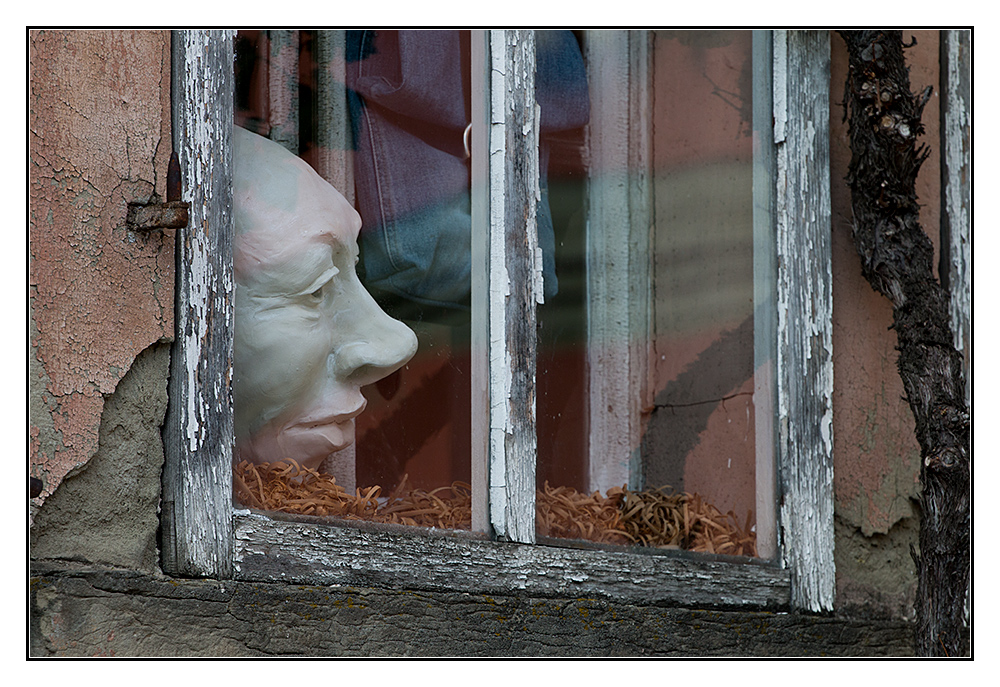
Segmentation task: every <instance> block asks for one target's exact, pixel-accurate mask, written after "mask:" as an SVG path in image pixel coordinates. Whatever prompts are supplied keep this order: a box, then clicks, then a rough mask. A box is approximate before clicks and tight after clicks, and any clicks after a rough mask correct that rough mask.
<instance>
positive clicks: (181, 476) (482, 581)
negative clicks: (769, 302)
mask: <svg viewBox="0 0 1000 687" xmlns="http://www.w3.org/2000/svg"><path fill="white" fill-rule="evenodd" d="M473 33H474V40H473V64H474V68H473V76H474V80H475V81H474V83H475V85H476V86H477V88H478V90H477V88H474V89H473V90H474V92H476V93H481V94H482V95H483V96H484V97H483V98H482V99H479V100H477V101H475V102H474V104H473V105H474V111H476V112H478V115H474V116H475V117H478V119H474V127H473V148H474V151H488V154H487V155H483V154H478V155H475V154H474V169H473V177H474V178H476V179H478V180H479V182H480V183H478V184H474V185H473V187H474V191H473V198H472V202H473V226H474V232H473V234H474V241H473V255H472V259H473V261H474V264H475V265H476V266H477V267H476V268H474V269H479V270H480V272H481V274H482V275H483V277H482V278H480V279H479V280H474V283H473V295H472V298H473V303H474V304H475V305H476V307H474V308H473V323H472V326H473V344H474V345H476V344H477V342H478V343H479V344H482V345H483V348H482V350H489V355H488V356H484V359H483V360H481V361H478V362H476V363H474V368H473V399H472V403H473V417H474V418H475V417H477V413H478V414H479V415H478V416H479V417H488V418H489V420H488V422H487V423H482V422H480V423H474V426H473V481H474V486H475V489H474V494H476V496H475V497H474V498H476V499H477V501H474V513H477V512H478V513H480V515H478V516H474V517H477V518H478V521H474V523H473V525H474V527H475V528H477V529H479V530H481V532H482V533H470V532H452V531H440V530H423V529H416V528H407V527H401V526H392V525H381V524H375V523H358V522H343V523H339V524H338V525H337V526H331V524H330V522H329V520H322V519H319V518H308V517H295V518H292V517H285V516H282V515H280V514H269V515H267V516H265V515H263V514H260V513H256V512H251V511H249V510H241V509H238V508H234V506H233V503H232V468H231V465H232V456H233V443H234V442H233V431H232V427H233V424H232V384H231V382H232V364H231V360H232V317H233V315H232V294H233V274H232V245H231V239H232V235H233V215H232V175H231V167H232V150H231V126H232V112H233V103H232V96H231V94H232V93H233V74H232V64H233V38H234V35H235V32H232V31H193V30H192V31H175V32H174V36H173V40H172V53H173V55H172V60H173V96H172V98H173V131H174V148H175V150H177V152H178V155H179V157H180V161H181V166H182V169H183V170H184V173H185V177H184V190H183V198H184V200H187V201H189V202H190V203H191V214H190V218H191V219H190V223H189V225H188V228H187V229H186V230H184V231H183V235H182V236H181V237H180V238H181V240H179V241H178V254H177V286H176V290H177V296H176V302H177V310H176V318H177V336H176V339H175V343H174V348H173V351H172V359H171V360H172V361H171V382H170V406H169V410H168V416H167V421H166V425H165V428H164V444H165V450H166V467H165V469H164V477H163V496H162V503H163V509H162V530H163V567H164V570H165V571H166V572H168V573H170V574H175V575H183V576H194V577H208V578H216V579H232V578H235V579H240V580H247V581H278V580H280V581H286V582H295V583H299V584H341V585H366V586H388V587H406V588H419V589H428V590H438V591H458V592H468V593H483V594H497V593H510V592H511V591H514V590H518V591H520V592H522V593H525V594H529V595H537V596H566V595H574V596H579V595H587V596H604V597H610V598H614V599H619V600H622V601H626V602H629V603H642V604H674V605H686V606H697V607H728V608H765V609H773V610H787V609H790V608H794V609H803V610H809V611H827V610H831V609H832V606H833V593H834V566H833V487H832V476H833V447H832V434H831V433H832V391H833V380H832V321H831V316H832V300H831V282H832V271H831V266H830V183H829V83H830V82H829V78H830V68H829V67H830V56H829V46H830V41H829V35H828V33H827V32H825V31H775V32H772V33H773V40H769V41H763V42H761V45H762V46H764V48H763V49H765V50H766V51H767V53H766V54H767V59H768V60H771V61H772V64H773V83H774V89H773V108H772V112H773V117H774V123H775V126H774V141H773V145H771V144H770V142H769V141H761V142H760V149H761V150H762V151H764V154H766V155H773V168H774V169H775V170H776V175H775V176H774V178H773V182H774V187H773V188H774V190H775V192H774V193H773V194H770V193H769V194H766V196H770V197H773V198H774V202H773V203H772V204H771V205H769V206H768V208H767V211H768V213H773V226H774V229H775V240H774V243H773V246H770V247H766V248H769V250H768V251H765V253H766V254H767V255H768V256H770V257H769V258H768V259H773V260H774V264H775V266H776V273H777V288H776V292H775V293H774V294H772V295H773V298H774V302H775V303H776V304H777V312H778V317H777V323H776V327H777V331H776V333H775V336H774V346H775V350H774V360H775V370H774V375H775V380H776V384H775V388H776V400H775V407H776V408H777V409H778V413H777V415H776V417H775V418H774V419H775V428H774V429H775V434H774V436H775V441H776V444H777V453H776V463H777V465H776V470H775V472H776V479H777V484H778V488H777V493H778V495H779V498H778V501H779V504H780V507H779V508H778V509H777V513H776V518H777V521H778V522H777V525H776V526H777V539H778V552H777V555H776V556H775V557H774V559H773V560H769V561H768V560H756V559H755V560H745V559H734V558H732V557H725V556H713V555H707V554H693V553H690V552H683V551H659V550H651V551H648V552H647V551H636V550H632V551H625V552H623V551H619V550H608V549H603V548H601V547H587V548H575V547H574V546H573V543H572V542H566V546H561V547H554V546H544V545H538V544H534V543H533V542H534V540H535V533H534V488H535V483H534V451H535V436H534V424H533V423H534V419H533V418H534V409H533V407H531V400H530V399H533V397H534V396H533V394H534V389H533V385H534V336H535V331H534V326H532V323H533V322H534V320H533V318H534V310H535V305H536V300H537V298H538V293H539V288H538V286H539V281H538V279H537V278H538V276H539V271H540V268H539V267H538V265H537V263H536V261H535V260H534V257H535V253H534V250H535V246H536V245H537V238H536V239H535V242H534V243H533V242H532V240H531V235H532V234H533V233H534V198H535V194H536V193H537V183H538V181H537V178H538V177H537V132H538V112H537V109H536V107H535V105H534V101H533V64H534V40H533V35H532V33H531V32H523V31H476V32H473ZM630 55H632V58H631V59H632V62H631V63H632V64H635V60H636V59H644V58H643V54H642V51H641V50H638V51H636V50H632V52H630ZM512 104H513V107H512ZM502 113H506V114H502ZM487 114H489V115H490V116H489V117H487ZM765 114H766V113H765ZM477 121H478V122H480V125H479V126H475V122H477ZM524 132H528V134H527V135H524ZM768 151H770V152H768ZM476 161H478V165H477V164H476ZM484 182H485V183H484ZM638 192H639V193H641V189H640V190H639V191H638ZM525 236H527V237H528V240H527V241H525V240H524V237H525ZM516 237H520V238H521V240H515V239H516ZM484 306H485V307H484ZM476 337H479V338H478V339H477V338H476ZM490 346H492V348H490ZM628 431H631V430H628ZM487 501H488V502H487Z"/></svg>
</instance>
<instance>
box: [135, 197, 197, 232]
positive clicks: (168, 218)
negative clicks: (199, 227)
mask: <svg viewBox="0 0 1000 687" xmlns="http://www.w3.org/2000/svg"><path fill="white" fill-rule="evenodd" d="M190 207H191V204H190V203H187V202H184V201H180V200H178V201H173V202H169V201H168V202H166V203H161V202H159V198H158V197H157V196H155V195H154V196H153V197H152V198H150V199H149V202H148V203H129V204H128V213H127V214H126V216H125V222H126V224H127V225H128V228H129V229H132V230H134V231H153V230H155V229H183V228H184V227H186V226H187V223H188V210H189V209H190Z"/></svg>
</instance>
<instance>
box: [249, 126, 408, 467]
mask: <svg viewBox="0 0 1000 687" xmlns="http://www.w3.org/2000/svg"><path fill="white" fill-rule="evenodd" d="M234 169H235V175H234V176H235V179H234V215H235V220H236V237H235V241H234V246H233V262H234V272H235V278H236V307H235V323H234V324H235V342H234V348H235V350H234V356H233V362H234V371H233V396H234V403H235V432H236V441H237V453H238V456H239V459H241V460H250V461H252V462H258V463H260V462H271V461H277V460H281V459H284V458H292V459H294V460H295V461H297V462H298V463H299V464H300V465H303V466H305V467H310V468H317V467H319V465H320V464H321V463H322V462H323V461H324V460H325V459H326V457H327V456H329V455H330V454H331V453H333V452H335V451H338V450H340V449H342V448H345V447H346V446H348V445H350V444H351V443H352V442H353V441H354V418H355V417H357V416H358V414H360V413H361V412H362V411H363V410H364V408H365V404H366V401H365V398H364V396H362V394H361V391H360V388H361V387H362V386H364V385H366V384H371V383H373V382H375V381H377V380H379V379H381V378H382V377H385V376H386V375H388V374H391V373H392V372H394V371H395V370H396V369H398V368H399V367H400V366H402V365H403V364H404V363H406V361H407V360H409V359H410V357H411V356H412V355H413V354H414V352H415V351H416V348H417V340H416V336H415V335H414V334H413V332H412V331H410V329H409V328H408V327H406V326H405V325H404V324H403V323H401V322H399V321H397V320H394V319H392V318H390V317H389V316H388V315H386V314H385V313H384V312H383V311H382V310H381V309H380V308H379V306H378V305H377V304H376V303H375V301H374V300H373V299H372V297H371V296H370V295H369V294H368V292H367V291H366V290H365V288H364V286H362V285H361V282H360V281H359V280H358V277H357V274H356V273H355V263H356V261H357V258H358V247H357V238H358V231H359V230H360V228H361V218H360V217H359V216H358V214H357V212H355V211H354V209H353V208H352V207H351V206H350V204H349V203H348V202H347V200H345V199H344V197H343V196H342V195H340V193H338V192H337V190H336V189H334V188H333V186H331V185H330V184H328V183H327V182H326V181H325V180H323V179H322V178H321V177H320V176H319V175H318V174H317V173H316V172H315V171H314V170H313V169H312V168H311V167H309V165H307V164H306V163H305V162H303V161H302V160H300V159H299V158H297V157H295V156H294V155H292V154H291V153H289V152H288V151H286V150H285V149H284V148H282V147H281V146H280V145H278V144H277V143H274V142H272V141H269V140H267V139H265V138H263V137H260V136H257V135H256V134H252V133H250V132H248V131H246V130H244V129H241V128H238V127H237V128H236V129H235V130H234Z"/></svg>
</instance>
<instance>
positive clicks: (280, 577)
mask: <svg viewBox="0 0 1000 687" xmlns="http://www.w3.org/2000/svg"><path fill="white" fill-rule="evenodd" d="M234 565H235V568H236V576H237V577H238V578H239V579H242V580H252V581H262V582H267V581H287V582H295V583H299V584H340V585H364V586H372V587H385V588H389V589H426V590H438V591H464V592H469V593H476V594H523V595H534V596H570V597H597V596H600V597H605V598H613V599H617V600H619V601H623V602H626V603H645V604H668V605H688V606H692V607H705V608H708V607H723V608H768V609H783V608H787V607H788V602H789V584H788V573H787V571H784V570H781V569H779V568H777V567H774V566H768V565H762V564H753V563H744V562H730V561H728V560H712V559H711V557H708V556H703V555H702V556H699V555H696V554H689V553H686V552H672V553H669V554H667V553H659V554H656V553H652V552H651V553H645V554H644V553H632V552H627V551H602V550H587V549H573V550H569V549H565V548H555V547H549V546H541V545H525V544H518V543H512V542H497V541H489V540H485V539H477V538H475V537H473V536H461V535H460V534H456V533H451V532H446V531H430V532H428V531H426V530H424V531H423V534H420V531H418V530H414V529H412V528H411V529H409V530H408V531H407V530H406V528H403V527H392V526H381V527H379V526H376V525H371V524H360V525H356V526H341V527H332V526H330V525H326V524H314V523H304V522H294V521H283V520H275V519H272V518H269V517H267V516H265V515H263V514H260V513H257V512H251V511H237V514H236V553H235V560H234Z"/></svg>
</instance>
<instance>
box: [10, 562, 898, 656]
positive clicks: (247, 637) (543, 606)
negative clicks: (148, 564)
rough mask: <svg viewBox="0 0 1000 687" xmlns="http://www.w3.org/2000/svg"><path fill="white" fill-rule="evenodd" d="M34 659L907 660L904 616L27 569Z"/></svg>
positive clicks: (114, 572) (95, 571) (31, 651)
mask: <svg viewBox="0 0 1000 687" xmlns="http://www.w3.org/2000/svg"><path fill="white" fill-rule="evenodd" d="M29 588H30V606H29V617H30V647H29V652H30V655H31V656H39V657H42V656H112V655H114V656H118V657H126V656H184V657H198V656H270V657H277V656H367V657H378V656H580V657H590V656H696V657H697V656H905V655H912V652H913V641H912V636H913V630H912V626H911V625H909V624H908V623H905V622H901V621H888V620H878V619H870V618H864V617H829V616H813V615H801V614H795V613H775V612H767V611H745V610H743V611H723V610H704V609H699V610H694V609H689V608H665V607H662V606H651V605H640V604H633V603H628V602H624V601H614V600H607V599H595V598H583V597H573V598H542V597H538V596H530V595H520V596H511V595H506V594H496V595H485V594H464V593H456V592H427V591H415V590H408V589H375V588H371V587H350V586H334V585H327V586H319V585H293V584H282V583H259V582H253V583H251V582H234V581H226V582H220V581H216V580H181V579H170V578H164V577H162V576H152V575H142V574H138V573H134V572H126V571H100V570H78V571H69V570H66V569H59V568H49V569H42V568H36V569H35V570H34V571H33V572H32V575H31V578H30V583H29Z"/></svg>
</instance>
